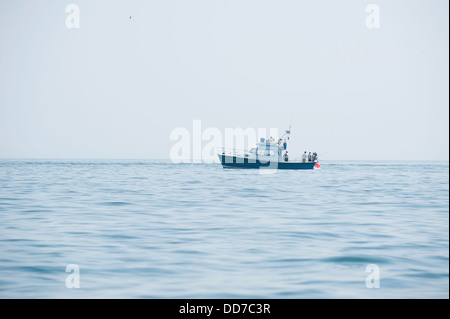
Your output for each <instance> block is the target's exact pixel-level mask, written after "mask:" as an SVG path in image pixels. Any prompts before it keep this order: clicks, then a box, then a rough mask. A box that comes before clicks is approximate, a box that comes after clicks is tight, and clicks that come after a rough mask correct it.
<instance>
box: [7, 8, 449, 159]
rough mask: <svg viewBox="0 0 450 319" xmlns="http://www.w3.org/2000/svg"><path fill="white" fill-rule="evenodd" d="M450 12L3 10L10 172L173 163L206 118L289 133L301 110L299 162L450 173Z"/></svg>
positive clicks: (209, 123)
mask: <svg viewBox="0 0 450 319" xmlns="http://www.w3.org/2000/svg"><path fill="white" fill-rule="evenodd" d="M70 3H75V4H77V5H79V8H80V28H79V29H68V28H67V27H66V24H65V21H66V17H67V16H68V13H66V12H65V9H66V6H67V5H68V4H70ZM370 3H375V4H377V5H378V6H379V8H380V28H379V29H369V28H367V27H366V24H365V21H366V17H367V16H368V13H366V11H365V9H366V6H367V5H368V4H370ZM448 6H449V2H448V1H447V0H432V1H428V0H427V1H426V0H420V1H411V0H405V1H399V0H393V1H392V0H390V1H373V0H370V1H361V0H354V1H334V0H323V1H297V0H277V1H275V0H271V1H267V0H222V1H214V0H202V1H200V0H179V1H175V0H164V1H163V0H159V1H125V0H123V1H111V0H108V1H99V0H95V1H81V0H80V1H77V0H70V1H61V0H54V1H44V0H40V1H35V0H33V1H31V0H30V1H23V0H15V1H5V0H0V158H168V157H169V152H170V149H171V147H172V146H173V145H174V144H175V142H173V141H170V139H169V137H170V132H171V131H172V129H174V128H176V127H185V128H187V129H190V130H191V129H192V123H193V120H201V121H202V126H203V128H207V127H217V128H219V129H221V130H223V129H225V128H226V127H231V128H232V127H242V128H244V129H245V128H247V127H253V128H264V127H266V128H270V127H278V128H280V130H283V129H285V128H286V127H287V126H288V124H289V120H290V117H291V113H292V111H294V118H293V127H292V130H293V134H292V137H291V142H292V143H291V145H290V149H291V151H292V153H294V154H295V153H296V151H298V153H301V152H302V151H303V150H311V151H317V152H319V154H323V158H327V159H364V160H370V159H373V160H380V159H386V160H390V159H395V160H402V159H409V160H425V159H433V160H448V156H449V146H448V145H449V93H448V85H449V73H448V72H449V71H448V70H449V34H448V30H449V14H448V11H449V8H448ZM130 16H132V19H129V17H130ZM280 133H281V132H280ZM205 143H207V141H205Z"/></svg>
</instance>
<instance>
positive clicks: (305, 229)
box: [0, 160, 449, 298]
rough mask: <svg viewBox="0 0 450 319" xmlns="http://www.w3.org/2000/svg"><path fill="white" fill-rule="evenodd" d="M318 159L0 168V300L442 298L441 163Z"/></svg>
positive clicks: (444, 166)
mask: <svg viewBox="0 0 450 319" xmlns="http://www.w3.org/2000/svg"><path fill="white" fill-rule="evenodd" d="M321 164H322V168H321V169H320V170H314V171H277V172H276V173H275V174H260V172H259V171H258V170H233V169H228V170H224V169H222V167H221V166H220V165H219V164H172V163H165V162H158V161H81V160H76V161H62V160H59V161H58V160H54V161H46V160H17V161H15V160H1V161H0V297H1V298H448V297H449V165H448V162H331V161H330V162H324V161H322V163H321ZM69 264H74V265H76V266H77V267H78V269H79V283H80V288H71V289H70V288H67V287H66V279H67V278H68V276H72V277H70V278H72V279H73V278H74V277H73V276H74V275H75V274H76V272H74V273H71V272H66V266H67V265H69ZM369 265H374V266H369ZM368 266H369V267H368ZM366 270H367V271H366ZM377 280H379V281H378V283H379V288H376V286H378V285H377V284H376V283H377ZM69 282H72V283H74V282H75V281H71V280H69ZM374 286H375V288H368V287H374Z"/></svg>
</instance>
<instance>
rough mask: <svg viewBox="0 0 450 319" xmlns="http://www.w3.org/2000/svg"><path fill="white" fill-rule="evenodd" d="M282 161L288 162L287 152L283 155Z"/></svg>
mask: <svg viewBox="0 0 450 319" xmlns="http://www.w3.org/2000/svg"><path fill="white" fill-rule="evenodd" d="M284 161H285V162H287V161H289V155H288V152H287V151H286V153H284Z"/></svg>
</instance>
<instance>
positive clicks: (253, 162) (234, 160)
mask: <svg viewBox="0 0 450 319" xmlns="http://www.w3.org/2000/svg"><path fill="white" fill-rule="evenodd" d="M218 156H219V159H220V162H221V163H222V166H223V168H248V169H256V168H269V169H314V167H315V166H316V164H317V163H315V162H305V163H303V162H278V161H276V162H274V161H272V162H270V161H269V162H268V161H260V160H258V159H250V158H247V157H237V156H232V155H220V154H218Z"/></svg>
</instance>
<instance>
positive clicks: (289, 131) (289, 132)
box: [281, 111, 294, 140]
mask: <svg viewBox="0 0 450 319" xmlns="http://www.w3.org/2000/svg"><path fill="white" fill-rule="evenodd" d="M293 116H294V111H292V114H291V120H290V122H289V129H288V130H285V131H284V132H285V133H284V134H283V135H282V136H281V138H283V137H284V136H285V135H287V139H288V140H289V135H290V134H291V125H292V117H293Z"/></svg>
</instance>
